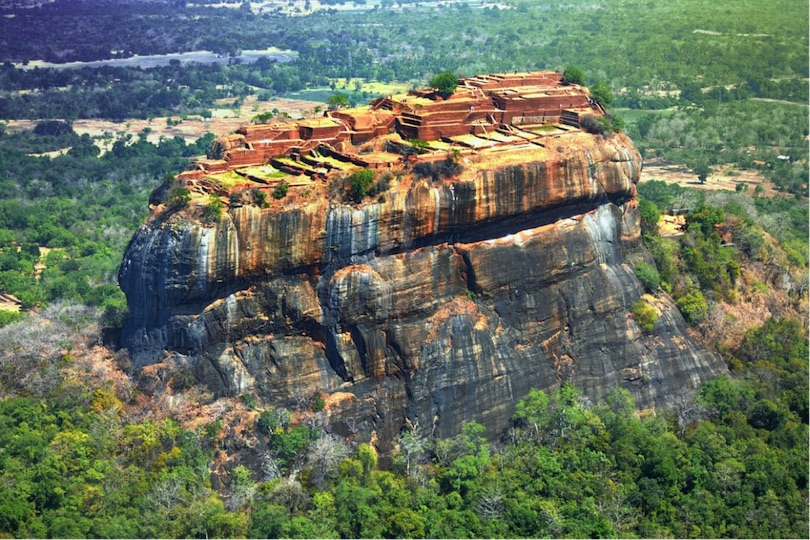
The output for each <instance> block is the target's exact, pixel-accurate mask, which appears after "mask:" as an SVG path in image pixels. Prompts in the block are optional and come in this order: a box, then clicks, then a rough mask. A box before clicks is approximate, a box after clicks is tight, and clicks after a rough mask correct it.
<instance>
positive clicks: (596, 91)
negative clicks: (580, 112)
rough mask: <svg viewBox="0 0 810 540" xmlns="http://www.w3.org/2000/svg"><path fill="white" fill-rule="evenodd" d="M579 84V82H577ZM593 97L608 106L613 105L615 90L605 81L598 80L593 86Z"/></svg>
mask: <svg viewBox="0 0 810 540" xmlns="http://www.w3.org/2000/svg"><path fill="white" fill-rule="evenodd" d="M577 84H579V83H577ZM591 97H592V98H593V99H595V100H596V101H598V102H599V104H600V105H602V106H603V107H605V108H607V107H610V106H611V105H613V92H611V91H610V86H608V84H607V83H606V82H605V81H597V83H596V84H594V85H593V87H592V88H591Z"/></svg>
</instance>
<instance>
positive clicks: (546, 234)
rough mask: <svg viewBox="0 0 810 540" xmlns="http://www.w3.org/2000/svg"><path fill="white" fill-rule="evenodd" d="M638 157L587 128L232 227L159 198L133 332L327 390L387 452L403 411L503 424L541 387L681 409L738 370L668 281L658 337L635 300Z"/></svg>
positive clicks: (345, 416) (164, 345) (134, 253)
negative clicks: (644, 325) (170, 207)
mask: <svg viewBox="0 0 810 540" xmlns="http://www.w3.org/2000/svg"><path fill="white" fill-rule="evenodd" d="M640 165H641V160H640V156H639V154H638V152H637V151H636V149H635V148H634V146H633V144H632V142H631V141H630V140H629V139H628V138H627V137H626V136H624V135H621V134H614V135H611V136H608V137H605V136H592V135H587V134H584V133H581V134H576V135H569V136H567V137H566V138H565V139H560V141H559V142H556V143H555V144H553V145H547V147H545V148H540V147H538V148H536V149H534V150H531V151H525V152H524V151H511V152H501V153H497V154H494V153H493V154H491V155H488V154H486V153H482V154H481V157H480V159H478V160H465V161H464V163H463V170H462V171H461V172H460V174H458V175H456V176H455V177H453V178H450V179H444V180H441V181H431V180H426V179H418V178H416V177H415V176H414V175H413V174H412V173H411V172H410V171H409V170H408V169H407V168H406V169H403V170H399V171H395V173H396V177H395V178H394V179H393V180H392V182H391V187H390V188H389V189H388V190H387V191H385V192H384V193H382V195H381V196H380V197H379V198H375V199H374V200H370V199H369V200H366V201H365V202H364V203H362V204H351V203H345V202H341V200H340V198H339V197H330V196H328V193H329V190H328V189H327V188H325V187H324V188H323V189H320V190H319V188H317V186H313V187H310V188H307V189H308V191H306V192H305V191H303V190H302V191H301V192H300V194H299V196H297V197H296V198H293V199H291V201H290V202H288V203H285V204H284V205H283V206H279V205H275V206H273V207H271V208H265V209H262V208H260V207H258V206H250V205H247V206H241V207H238V208H231V209H229V210H227V211H226V212H225V213H224V214H223V216H222V218H221V219H220V220H219V221H217V222H215V223H206V222H204V221H203V220H200V219H197V218H195V217H194V213H193V212H186V213H185V214H184V213H172V212H169V211H167V210H165V209H164V208H162V207H159V206H158V207H155V208H154V211H153V215H152V216H150V218H149V219H148V220H147V222H146V223H145V224H144V225H142V226H141V228H140V229H139V231H138V232H137V234H136V235H135V237H134V238H133V239H132V242H131V244H130V246H129V248H128V250H127V253H126V255H125V259H124V262H123V264H122V267H121V271H120V283H121V286H122V288H123V290H124V292H125V293H126V295H127V299H128V303H129V309H130V315H129V319H128V321H127V325H126V327H125V329H124V332H123V338H122V339H123V343H124V345H125V346H127V347H128V348H129V349H130V351H131V354H132V357H133V360H134V362H135V365H136V366H144V365H147V364H149V363H153V362H157V361H162V360H163V359H164V358H165V357H166V351H169V352H170V353H172V354H173V355H174V357H175V358H177V359H180V360H182V361H185V362H188V363H189V365H190V366H192V367H193V370H194V372H195V373H196V375H197V376H198V378H199V379H200V380H202V381H204V382H205V383H206V384H208V385H209V386H210V387H211V388H212V389H214V390H215V391H216V392H218V393H221V394H230V395H238V394H242V393H245V392H248V391H252V392H255V393H256V395H257V396H259V397H260V398H261V399H263V400H264V401H265V402H267V403H273V404H277V405H283V406H289V407H292V406H295V404H296V403H299V404H300V403H301V400H302V396H304V397H306V396H312V395H314V394H316V393H321V394H322V395H323V396H324V397H325V401H326V404H327V406H326V412H325V415H326V418H327V421H328V425H329V427H330V429H331V430H333V431H334V432H336V433H339V434H342V435H346V436H351V437H353V438H355V439H356V440H365V441H368V440H371V439H373V440H375V441H376V444H377V445H378V446H379V447H380V449H381V450H382V451H384V452H385V451H387V450H390V449H391V447H392V444H393V442H394V441H395V439H396V437H397V436H398V435H399V433H400V431H401V430H402V429H403V427H404V426H405V425H412V426H417V429H419V430H420V431H421V432H422V433H424V434H426V435H434V436H450V435H453V434H455V433H457V432H458V431H459V430H460V427H461V425H462V424H463V423H464V422H465V421H469V420H475V421H478V422H480V423H482V424H484V425H485V426H486V428H487V433H488V435H490V436H491V437H495V436H498V435H499V434H500V433H501V432H502V431H503V430H504V429H505V428H506V427H508V424H509V420H510V417H511V415H512V412H513V407H514V404H515V403H516V402H517V401H518V400H519V399H521V398H522V397H523V396H524V395H525V394H526V393H527V392H528V391H529V389H530V388H533V387H535V388H541V389H544V390H547V391H553V390H554V389H555V388H557V387H558V386H559V385H560V384H562V383H563V382H570V383H572V384H573V385H574V386H576V387H577V388H578V389H579V390H580V392H581V394H582V395H584V396H587V397H588V398H590V399H591V400H594V401H596V400H598V399H599V398H600V397H602V396H603V395H605V394H606V393H607V392H609V391H610V390H611V389H612V388H613V387H614V386H617V385H619V386H623V387H625V388H628V389H629V390H631V391H632V392H633V394H634V396H635V397H636V400H637V403H638V405H639V406H640V407H643V408H648V407H661V406H665V405H667V404H668V403H670V402H672V401H673V400H674V399H675V397H676V396H678V395H680V394H681V393H683V391H688V390H690V389H694V388H695V387H696V386H697V385H698V384H700V383H701V382H702V381H705V380H708V379H710V378H712V377H714V376H716V375H717V374H719V373H720V372H722V371H723V370H724V367H723V363H722V361H721V359H720V358H719V357H718V356H717V355H716V354H715V353H712V352H710V351H708V350H706V349H705V348H704V347H703V346H701V345H700V344H699V343H697V342H696V341H695V340H694V339H693V338H692V337H690V335H689V334H688V333H687V332H686V330H685V327H684V322H683V319H682V318H681V316H680V314H679V312H678V311H677V309H676V308H675V307H674V305H673V304H672V302H671V301H670V300H669V299H668V298H667V297H666V296H664V297H663V298H658V299H652V298H651V299H650V300H651V302H653V303H654V305H655V307H656V309H657V310H658V311H659V312H660V318H659V319H658V321H657V322H656V324H655V328H654V330H653V332H652V333H648V334H645V333H643V332H642V331H641V330H640V329H639V327H638V326H637V325H636V324H635V322H634V321H633V319H632V317H631V316H630V313H629V306H630V304H632V303H633V302H635V301H636V300H638V299H639V298H640V297H641V296H642V294H643V290H642V286H641V284H640V283H639V282H638V280H637V279H636V277H635V275H634V273H633V266H634V264H637V263H639V262H642V261H647V262H649V256H648V255H647V254H646V252H645V250H644V248H643V246H642V245H641V242H640V233H639V217H638V212H637V209H636V200H635V182H636V181H637V180H638V176H639V172H640ZM378 174H380V173H378Z"/></svg>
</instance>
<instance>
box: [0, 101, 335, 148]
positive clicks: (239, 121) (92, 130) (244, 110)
mask: <svg viewBox="0 0 810 540" xmlns="http://www.w3.org/2000/svg"><path fill="white" fill-rule="evenodd" d="M220 101H221V103H220V106H221V108H218V109H214V111H212V117H211V118H208V119H204V118H199V117H198V118H189V119H185V120H183V119H180V118H178V117H174V118H172V117H168V118H167V117H165V116H164V117H157V118H152V119H151V120H135V119H132V120H127V121H125V122H113V121H110V120H92V119H81V120H76V121H74V122H73V129H74V131H76V133H78V134H79V135H84V134H85V133H86V134H88V135H90V137H93V138H94V139H95V140H96V144H97V145H98V146H99V147H101V148H102V150H105V151H106V150H108V149H109V147H110V146H111V145H112V143H113V142H115V140H116V139H117V138H119V137H121V136H123V135H126V134H131V135H133V136H135V135H137V134H139V133H141V132H142V131H143V130H144V129H146V128H148V129H149V130H150V131H149V135H148V136H147V139H148V140H149V141H150V142H153V143H157V142H158V141H159V140H160V138H161V137H167V138H171V137H176V136H180V137H183V138H184V139H185V140H186V141H188V142H192V141H195V140H197V139H199V138H200V137H202V136H203V135H205V134H206V133H208V132H211V133H215V134H217V135H222V134H226V133H231V132H232V131H234V130H236V129H237V128H238V127H239V126H241V125H243V124H247V123H248V122H250V120H251V119H252V118H253V117H254V116H256V115H257V114H261V113H264V112H270V111H272V110H273V109H278V111H279V114H281V113H287V114H288V115H290V117H292V118H301V117H304V116H312V115H313V114H315V113H314V112H313V111H314V109H315V107H319V106H320V107H324V104H323V103H319V102H316V101H304V100H296V99H285V98H275V99H271V100H269V101H257V100H256V98H255V97H254V96H250V97H248V98H247V99H245V101H244V103H243V104H242V105H241V107H238V108H232V107H226V105H227V103H232V102H233V100H232V99H226V100H220ZM169 120H172V122H171V123H174V122H175V121H178V120H179V121H180V123H178V124H177V125H169ZM38 122H40V120H9V121H8V122H7V128H8V129H10V130H32V129H34V127H35V126H36V125H37V123H38Z"/></svg>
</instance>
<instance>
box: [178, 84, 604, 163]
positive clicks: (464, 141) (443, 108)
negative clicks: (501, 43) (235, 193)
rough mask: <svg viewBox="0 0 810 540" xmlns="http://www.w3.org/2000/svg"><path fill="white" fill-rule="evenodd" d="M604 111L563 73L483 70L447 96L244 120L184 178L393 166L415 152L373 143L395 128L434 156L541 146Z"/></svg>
mask: <svg viewBox="0 0 810 540" xmlns="http://www.w3.org/2000/svg"><path fill="white" fill-rule="evenodd" d="M604 114H605V111H604V109H603V108H602V107H601V106H600V105H599V104H598V103H597V102H595V101H594V100H593V99H591V97H590V94H589V93H588V90H587V89H586V88H584V87H582V86H578V85H570V84H566V83H564V82H563V80H562V76H561V75H560V74H558V73H556V72H550V71H540V72H530V73H500V74H491V75H480V76H475V77H469V78H465V79H461V80H460V81H459V85H458V87H457V88H456V90H455V91H454V92H453V94H452V95H450V96H447V97H446V98H445V97H442V96H441V95H440V94H439V93H437V92H436V91H435V90H432V89H421V90H413V91H411V92H409V93H407V94H401V95H395V96H386V97H383V98H379V99H376V100H374V101H372V102H371V104H370V105H368V106H365V107H358V108H353V109H343V110H337V111H328V112H327V113H325V115H324V116H323V117H320V118H308V119H303V120H297V121H292V122H284V123H273V124H262V125H247V126H242V127H240V128H239V129H238V130H237V131H236V133H235V134H233V135H227V136H224V137H219V138H218V139H217V140H216V141H215V142H214V145H213V148H212V154H213V155H214V156H215V157H216V159H204V160H200V161H198V162H196V163H195V164H194V167H193V168H192V170H189V171H186V172H184V173H182V174H181V176H182V177H184V178H189V179H191V178H201V177H203V176H205V175H207V174H215V173H219V172H225V171H229V170H234V169H240V168H245V167H251V166H257V165H263V164H270V165H272V166H274V167H276V168H278V169H279V170H282V171H284V172H288V173H291V174H306V175H308V176H317V175H319V174H322V173H325V172H328V171H329V170H331V169H334V168H340V167H339V165H340V163H346V164H351V165H354V166H361V167H369V168H379V167H390V166H392V165H393V164H395V163H397V162H401V161H403V160H405V159H414V158H413V157H412V156H404V155H402V153H391V152H387V151H385V149H384V148H382V147H379V146H380V145H377V146H376V147H374V145H373V143H374V141H377V140H380V139H382V138H384V137H385V136H386V135H389V134H397V135H399V137H400V138H401V139H404V140H414V139H418V140H420V141H425V142H438V143H441V144H442V145H444V146H441V147H437V145H432V146H433V147H431V145H428V146H427V148H426V149H425V148H423V149H422V150H423V152H421V154H422V155H421V156H420V157H419V158H417V159H421V160H431V159H436V158H437V157H441V156H443V155H444V154H445V153H446V150H447V147H446V145H449V147H451V148H454V149H456V150H458V151H460V152H464V151H468V152H469V151H472V152H474V151H476V150H477V149H479V148H494V147H498V146H514V145H521V144H542V143H541V142H540V139H542V138H543V136H544V135H547V134H548V133H549V132H550V131H552V132H553V131H556V132H558V133H559V132H564V131H566V130H577V129H579V127H580V119H581V118H583V117H584V116H586V115H593V116H601V115H604ZM552 126H556V128H552ZM361 147H365V148H364V149H363V151H360V149H361ZM424 150H427V151H424ZM431 150H433V151H431ZM436 150H443V151H444V152H436ZM327 158H328V159H327Z"/></svg>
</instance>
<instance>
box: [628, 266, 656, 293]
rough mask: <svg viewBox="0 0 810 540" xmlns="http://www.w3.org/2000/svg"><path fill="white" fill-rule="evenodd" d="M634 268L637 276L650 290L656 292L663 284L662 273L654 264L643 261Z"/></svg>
mask: <svg viewBox="0 0 810 540" xmlns="http://www.w3.org/2000/svg"><path fill="white" fill-rule="evenodd" d="M634 270H635V273H636V277H637V278H638V280H639V281H640V282H641V284H642V285H644V287H645V288H646V289H647V290H648V291H650V292H653V293H654V292H655V291H657V290H658V287H660V286H661V275H660V274H659V273H658V270H656V269H655V267H654V266H650V265H649V264H644V263H641V264H637V265H636V267H635V269H634Z"/></svg>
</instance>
